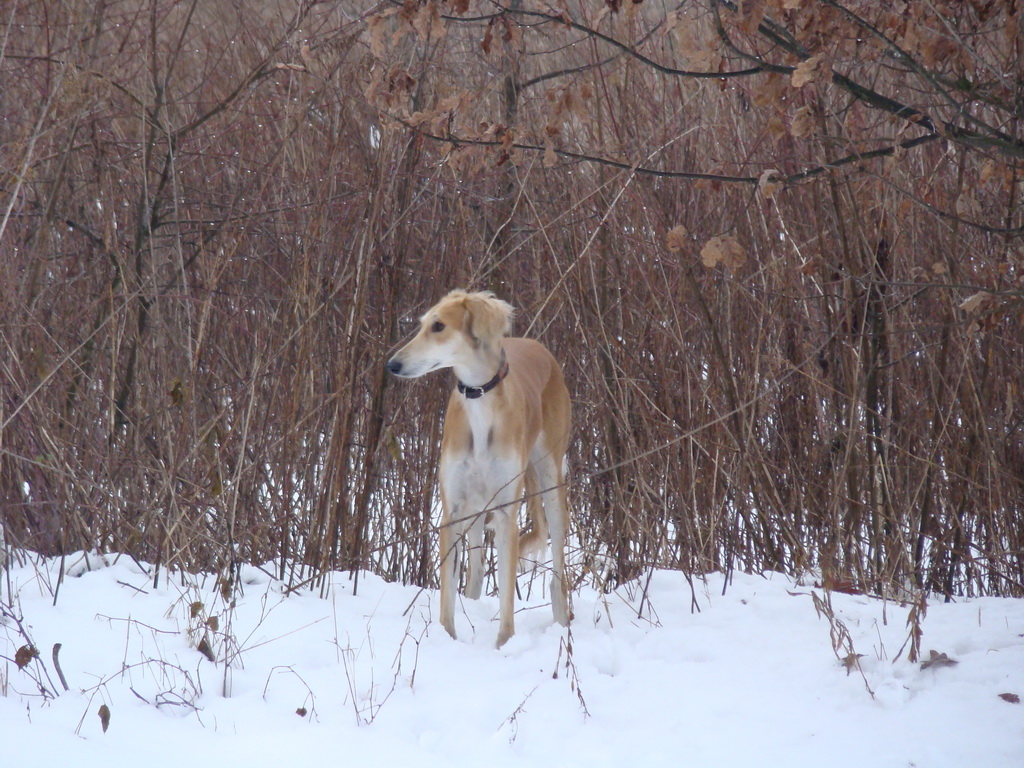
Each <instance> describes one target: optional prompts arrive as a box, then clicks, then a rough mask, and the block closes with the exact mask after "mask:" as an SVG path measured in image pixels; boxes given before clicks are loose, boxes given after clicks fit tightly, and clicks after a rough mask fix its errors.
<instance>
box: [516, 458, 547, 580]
mask: <svg viewBox="0 0 1024 768" xmlns="http://www.w3.org/2000/svg"><path fill="white" fill-rule="evenodd" d="M524 485H525V486H526V514H527V515H528V516H529V518H530V529H529V530H528V531H526V533H523V534H521V535H520V536H519V558H520V560H535V559H536V558H537V557H538V555H540V554H541V553H542V552H543V551H544V548H545V547H546V546H547V545H548V521H547V518H546V517H545V516H544V506H543V505H542V504H541V501H540V487H539V483H538V480H537V473H536V472H535V471H534V469H533V467H529V468H527V470H526V477H525V478H524ZM524 565H525V564H524Z"/></svg>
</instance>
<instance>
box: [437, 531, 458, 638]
mask: <svg viewBox="0 0 1024 768" xmlns="http://www.w3.org/2000/svg"><path fill="white" fill-rule="evenodd" d="M440 539H441V626H442V627H444V628H445V631H446V632H447V633H448V634H449V635H451V636H452V638H453V639H454V638H455V589H456V586H457V584H458V576H459V562H460V561H461V560H462V551H461V550H462V533H461V531H456V530H455V525H454V524H453V523H452V521H451V519H450V518H449V516H448V515H445V516H444V518H443V519H442V523H441V531H440Z"/></svg>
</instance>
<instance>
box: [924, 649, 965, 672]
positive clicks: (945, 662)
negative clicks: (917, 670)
mask: <svg viewBox="0 0 1024 768" xmlns="http://www.w3.org/2000/svg"><path fill="white" fill-rule="evenodd" d="M928 656H929V658H927V659H925V660H924V661H922V662H921V669H928V668H929V667H952V666H953V665H954V664H959V663H960V662H959V661H957V660H956V659H951V658H949V656H947V655H946V654H944V653H939V652H938V651H928Z"/></svg>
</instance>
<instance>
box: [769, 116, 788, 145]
mask: <svg viewBox="0 0 1024 768" xmlns="http://www.w3.org/2000/svg"><path fill="white" fill-rule="evenodd" d="M767 127H768V133H770V134H771V135H772V139H774V140H775V141H779V140H780V139H782V137H783V136H785V135H786V124H785V123H784V122H782V118H780V117H779V116H778V115H772V116H771V117H770V118H769V119H768V126H767Z"/></svg>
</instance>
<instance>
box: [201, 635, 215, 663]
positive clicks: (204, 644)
mask: <svg viewBox="0 0 1024 768" xmlns="http://www.w3.org/2000/svg"><path fill="white" fill-rule="evenodd" d="M196 650H197V651H199V652H200V653H201V654H203V656H205V657H206V658H207V659H208V660H209V661H212V662H216V661H217V655H216V654H215V653H214V652H213V647H212V646H211V645H210V641H209V639H208V638H206V637H204V638H203V639H202V640H200V641H199V645H197V646H196Z"/></svg>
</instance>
